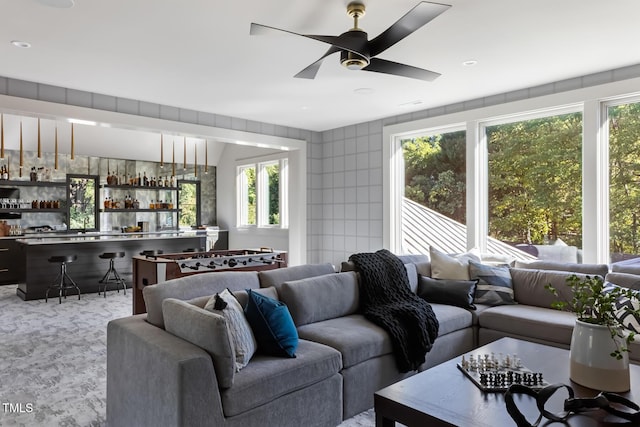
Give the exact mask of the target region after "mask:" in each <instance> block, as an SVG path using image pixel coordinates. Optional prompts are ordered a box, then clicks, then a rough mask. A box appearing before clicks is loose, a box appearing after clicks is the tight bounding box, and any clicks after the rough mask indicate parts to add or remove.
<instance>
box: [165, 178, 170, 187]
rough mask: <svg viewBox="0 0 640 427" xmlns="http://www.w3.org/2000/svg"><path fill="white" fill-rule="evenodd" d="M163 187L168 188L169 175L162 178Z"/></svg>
mask: <svg viewBox="0 0 640 427" xmlns="http://www.w3.org/2000/svg"><path fill="white" fill-rule="evenodd" d="M164 186H165V187H168V186H169V175H167V176H165V177H164Z"/></svg>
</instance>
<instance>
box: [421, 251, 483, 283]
mask: <svg viewBox="0 0 640 427" xmlns="http://www.w3.org/2000/svg"><path fill="white" fill-rule="evenodd" d="M429 257H430V258H431V277H433V278H434V279H450V280H469V260H470V259H471V260H473V261H477V262H480V258H479V257H478V256H476V255H474V254H472V253H469V252H467V253H463V254H458V255H453V256H452V255H447V254H445V253H444V252H440V251H439V250H437V249H436V248H434V247H433V246H431V247H430V248H429Z"/></svg>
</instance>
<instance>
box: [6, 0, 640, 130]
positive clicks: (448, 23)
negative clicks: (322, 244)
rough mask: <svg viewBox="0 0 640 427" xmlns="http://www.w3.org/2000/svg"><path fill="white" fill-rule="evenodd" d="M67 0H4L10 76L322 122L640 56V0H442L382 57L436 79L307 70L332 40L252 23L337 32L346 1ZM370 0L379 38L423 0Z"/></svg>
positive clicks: (330, 124) (331, 68)
mask: <svg viewBox="0 0 640 427" xmlns="http://www.w3.org/2000/svg"><path fill="white" fill-rule="evenodd" d="M57 1H58V2H59V1H63V2H64V0H20V1H16V0H0V16H1V17H2V23H1V25H0V76H5V77H11V78H17V79H23V80H28V81H34V82H39V83H45V84H51V85H56V86H62V87H66V88H72V89H78V90H84V91H90V92H95V93H102V94H106V95H112V96H117V97H123V98H131V99H137V100H142V101H148V102H153V103H159V104H164V105H171V106H176V107H180V108H187V109H193V110H198V111H205V112H211V113H215V114H222V115H228V116H233V117H239V118H244V119H249V120H256V121H263V122H268V123H275V124H280V125H286V126H292V127H298V128H303V129H310V130H316V131H322V130H326V129H332V128H336V127H340V126H344V125H348V124H353V123H359V122H363V121H368V120H373V119H377V118H381V117H387V116H392V115H398V114H404V113H407V112H411V111H416V110H421V109H425V108H430V107H435V106H441V105H446V104H450V103H455V102H459V101H464V100H468V99H474V98H478V97H483V96H488V95H493V94H497V93H502V92H507V91H512V90H517V89H521V88H526V87H531V86H536V85H541V84H545V83H549V82H554V81H558V80H563V79H567V78H572V77H577V76H582V75H586V74H590V73H595V72H599V71H605V70H609V69H613V68H618V67H623V66H627V65H633V64H638V63H640V49H638V47H637V46H638V43H639V42H640V25H638V19H639V17H640V2H639V1H637V0H615V1H611V0H563V1H557V0H537V1H522V0H483V1H478V0H442V1H443V2H445V3H448V4H451V5H452V7H451V8H450V9H449V10H448V11H446V12H444V13H443V14H442V15H440V16H439V17H437V18H436V19H434V20H433V21H432V22H430V23H428V24H427V25H426V26H424V27H423V28H421V29H420V30H418V31H417V32H415V33H414V34H412V35H411V36H409V37H407V38H406V39H404V40H402V41H401V42H399V43H398V44H397V45H395V46H393V47H392V48H390V49H389V50H387V51H386V52H384V53H383V54H381V55H380V57H381V58H384V59H389V60H393V61H397V62H403V63H407V64H409V65H413V66H417V67H421V68H426V69H429V70H432V71H437V72H439V73H441V74H442V76H441V77H440V78H438V79H437V80H435V81H434V82H431V83H428V82H422V81H417V80H411V79H407V78H402V77H393V76H388V75H382V74H378V73H370V72H364V71H350V70H346V69H344V68H343V67H341V66H340V65H339V63H338V58H337V57H336V55H334V56H331V57H329V58H327V59H325V61H324V63H323V65H322V67H321V69H320V72H319V73H318V76H317V77H316V79H315V80H304V79H295V78H293V75H294V74H296V73H297V72H298V71H300V70H301V69H302V68H304V67H306V66H307V65H308V64H310V63H312V62H314V61H315V60H316V59H317V58H318V57H319V56H321V55H322V54H323V53H324V52H325V50H326V49H327V46H326V45H324V44H322V43H320V42H316V41H313V40H309V39H305V38H302V37H296V36H293V35H287V34H282V35H279V34H274V35H268V36H266V35H265V36H249V25H250V23H251V22H257V23H261V24H265V25H269V26H274V27H279V28H283V29H288V30H291V31H294V32H299V33H306V34H323V35H338V34H340V33H342V32H344V31H346V30H348V29H349V28H351V26H352V21H351V19H350V18H349V17H348V16H347V15H346V13H345V6H346V4H347V3H348V0H306V1H300V0H297V1H294V0H269V1H265V0H244V1H222V0H181V1H178V0H173V1H170V0H134V1H131V0H108V1H104V0H75V5H74V6H73V7H72V8H68V9H62V8H55V7H51V6H48V5H46V4H47V3H55V2H57ZM66 1H69V0H66ZM364 3H365V4H366V6H367V14H366V16H365V17H364V18H363V19H361V21H360V27H361V28H363V29H365V30H366V31H367V32H368V33H369V38H372V37H375V36H376V35H377V34H379V33H380V32H382V31H383V30H384V29H386V28H387V27H388V26H389V25H391V24H392V23H393V22H395V21H396V20H397V19H398V18H400V17H401V16H402V15H404V14H405V13H406V12H407V11H408V10H410V9H411V8H413V7H414V6H415V5H416V4H417V3H418V1H417V0H393V1H382V0H365V1H364ZM11 40H21V41H26V42H29V43H31V44H32V47H31V48H30V49H19V48H16V47H14V46H13V45H11V44H10V41H11ZM471 59H473V60H477V61H478V63H477V65H476V66H473V67H465V66H463V65H462V63H463V62H464V61H466V60H471ZM359 88H371V89H373V93H371V94H358V93H356V92H354V90H355V89H359Z"/></svg>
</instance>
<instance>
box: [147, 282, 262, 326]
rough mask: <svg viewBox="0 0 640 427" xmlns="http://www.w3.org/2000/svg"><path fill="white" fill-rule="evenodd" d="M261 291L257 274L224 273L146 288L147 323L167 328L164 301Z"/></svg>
mask: <svg viewBox="0 0 640 427" xmlns="http://www.w3.org/2000/svg"><path fill="white" fill-rule="evenodd" d="M259 287H260V283H259V282H258V272H256V271H221V272H218V273H213V272H212V273H202V274H193V275H191V276H185V277H180V278H178V279H172V280H167V281H166V282H162V283H158V284H156V285H150V286H146V287H145V288H144V289H143V290H142V295H143V296H144V302H145V305H146V306H147V322H149V323H151V324H152V325H155V326H158V327H160V328H164V319H163V317H162V301H163V300H164V299H165V298H177V299H180V300H190V299H193V298H196V297H200V296H203V295H206V296H211V295H213V294H215V293H216V292H222V291H223V290H225V289H229V290H231V291H236V290H240V289H254V288H259Z"/></svg>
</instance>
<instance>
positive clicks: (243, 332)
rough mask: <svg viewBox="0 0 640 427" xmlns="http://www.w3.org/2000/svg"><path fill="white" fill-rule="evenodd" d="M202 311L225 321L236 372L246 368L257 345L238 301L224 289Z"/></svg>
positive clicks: (210, 299)
mask: <svg viewBox="0 0 640 427" xmlns="http://www.w3.org/2000/svg"><path fill="white" fill-rule="evenodd" d="M204 309H205V310H207V311H211V312H212V313H216V314H219V315H221V316H222V317H224V319H225V320H226V321H227V330H228V331H229V335H230V336H231V341H232V342H233V350H234V352H235V355H236V357H235V359H236V371H239V370H240V369H242V368H244V367H245V366H247V364H248V363H249V360H251V358H252V357H253V355H254V353H255V352H256V348H257V347H258V343H256V339H255V337H254V336H253V332H252V330H251V325H249V321H248V320H247V318H246V317H245V315H244V310H243V309H242V306H241V305H240V303H239V302H238V300H236V298H235V297H234V296H233V295H232V294H231V292H229V290H227V289H225V290H224V291H222V292H220V293H217V294H215V295H213V296H212V297H211V298H209V301H207V303H206V304H205V306H204Z"/></svg>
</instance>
